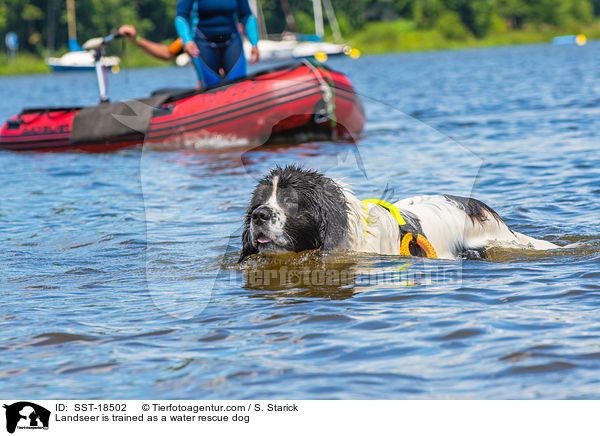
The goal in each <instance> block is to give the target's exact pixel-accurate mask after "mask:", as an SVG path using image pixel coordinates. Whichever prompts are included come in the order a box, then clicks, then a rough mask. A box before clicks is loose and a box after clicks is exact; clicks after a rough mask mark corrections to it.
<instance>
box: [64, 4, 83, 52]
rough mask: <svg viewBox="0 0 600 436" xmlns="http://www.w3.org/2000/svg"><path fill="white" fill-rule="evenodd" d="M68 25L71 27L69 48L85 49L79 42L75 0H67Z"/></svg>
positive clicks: (74, 49)
mask: <svg viewBox="0 0 600 436" xmlns="http://www.w3.org/2000/svg"><path fill="white" fill-rule="evenodd" d="M67 26H68V29H69V50H71V51H81V50H83V49H82V48H81V46H80V45H79V43H78V42H77V24H76V22H75V0H67Z"/></svg>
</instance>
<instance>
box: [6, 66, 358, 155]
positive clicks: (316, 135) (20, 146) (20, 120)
mask: <svg viewBox="0 0 600 436" xmlns="http://www.w3.org/2000/svg"><path fill="white" fill-rule="evenodd" d="M364 122H365V117H364V112H363V108H362V104H361V101H360V99H359V97H358V96H357V95H356V93H355V92H354V89H353V87H352V84H351V83H350V81H349V80H348V78H347V77H346V76H344V75H343V74H341V73H339V72H336V71H333V70H331V69H329V68H327V67H325V66H323V65H318V64H313V63H310V62H308V61H303V62H301V63H298V64H294V65H286V66H282V67H278V68H274V69H271V70H267V71H263V72H260V73H257V74H254V75H252V76H248V77H245V78H244V79H240V80H237V81H233V82H228V83H225V84H222V85H220V86H216V87H213V88H207V89H203V90H200V91H193V90H192V91H183V92H182V91H177V92H174V91H171V92H168V91H159V92H157V93H155V94H153V96H151V97H150V98H147V99H141V100H130V101H124V102H118V103H102V104H100V105H98V106H94V107H86V108H43V109H25V110H23V111H22V112H21V113H20V114H19V115H16V116H13V117H12V118H10V119H9V120H8V121H7V122H6V123H5V124H4V125H3V126H2V130H1V131H0V149H5V150H16V151H64V150H82V151H89V152H101V151H110V150H117V149H120V148H125V147H131V146H137V145H140V144H150V145H156V146H161V147H164V146H168V147H190V146H191V147H194V146H198V144H201V145H205V146H213V147H214V146H215V145H218V144H219V143H227V144H262V143H265V142H281V141H294V140H302V141H307V140H316V139H324V138H339V139H350V138H351V137H354V136H356V135H358V134H360V133H361V132H362V129H363V126H364Z"/></svg>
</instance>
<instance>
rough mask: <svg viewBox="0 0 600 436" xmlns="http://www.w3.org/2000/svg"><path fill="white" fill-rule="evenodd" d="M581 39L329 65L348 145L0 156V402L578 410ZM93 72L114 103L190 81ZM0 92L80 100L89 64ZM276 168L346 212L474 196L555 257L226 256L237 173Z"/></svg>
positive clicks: (595, 336)
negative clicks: (549, 402) (408, 403)
mask: <svg viewBox="0 0 600 436" xmlns="http://www.w3.org/2000/svg"><path fill="white" fill-rule="evenodd" d="M599 49H600V44H596V43H590V44H588V45H586V46H585V47H567V46H565V47H551V46H544V45H540V46H529V47H512V48H499V49H490V50H466V51H452V52H435V53H413V54H398V55H385V56H364V57H361V58H360V59H359V60H356V61H354V60H350V59H337V60H336V59H332V61H331V62H332V66H333V67H334V68H337V69H339V70H342V71H344V72H346V73H347V74H348V75H349V77H350V78H351V79H352V81H353V83H354V85H355V87H356V89H358V90H359V91H360V92H361V93H362V94H363V102H364V104H365V109H366V113H367V119H368V123H367V126H366V131H365V132H364V135H363V136H362V137H361V138H357V139H356V141H355V142H353V143H352V142H351V143H334V142H328V141H325V142H315V143H309V144H302V145H295V146H281V145H279V146H276V147H272V146H271V147H266V146H259V147H249V146H243V147H241V148H240V147H234V148H231V147H226V148H222V149H219V150H215V149H214V148H213V149H206V148H202V147H196V146H200V145H202V144H194V149H192V150H179V151H169V152H160V151H156V150H149V149H143V150H141V151H140V150H126V151H122V152H118V153H112V154H97V155H87V154H80V153H60V154H35V153H29V154H14V153H0V167H1V168H2V171H0V184H1V186H2V195H1V196H0V243H1V246H2V254H0V298H2V302H3V306H2V310H1V311H0V350H3V351H5V353H3V359H2V362H0V392H11V395H12V396H13V397H23V398H26V397H30V398H69V397H77V398H187V399H195V398H200V397H201V398H204V399H213V398H237V399H244V398H286V399H289V398H342V399H350V398H419V399H422V398H596V399H597V398H598V392H600V381H598V377H597V374H598V370H600V350H599V349H598V343H599V339H600V326H599V324H598V319H599V315H600V313H599V312H600V303H599V302H600V299H599V298H598V297H599V296H600V285H599V284H598V280H599V279H600V273H599V272H598V271H599V265H600V254H599V248H600V239H599V235H600V223H599V222H598V216H599V215H600V201H598V199H599V195H600V185H599V184H598V180H600V157H599V155H598V152H597V140H596V137H597V132H598V129H599V128H600V121H599V120H600V118H599V117H598V110H597V107H598V102H599V101H600V88H599V87H598V85H597V84H598V83H600V56H598V53H597V51H598V50H599ZM523 59H526V60H527V62H521V60H523ZM574 59H577V62H573V60H574ZM382 71H385V72H388V71H394V72H397V73H394V74H391V75H390V74H387V75H385V80H382V77H383V76H382ZM557 71H560V74H557V73H556V72H557ZM111 79H112V81H111V90H110V92H111V96H112V98H113V100H118V99H122V98H129V97H136V96H143V95H146V94H148V90H150V89H154V88H159V87H163V86H168V85H169V83H170V82H173V81H177V82H178V83H186V82H187V83H190V85H193V83H194V80H195V79H194V73H193V71H191V69H189V70H188V69H175V68H172V69H169V68H164V69H146V70H139V71H135V72H126V71H125V72H123V73H122V74H120V75H119V76H115V77H111ZM88 82H89V89H88ZM0 86H1V87H2V88H3V89H19V90H20V92H19V93H15V94H13V95H11V98H10V99H0V118H2V119H6V118H7V117H8V116H10V115H12V114H13V113H15V112H17V111H18V110H20V108H21V107H24V106H32V105H33V106H48V105H53V104H56V101H60V102H61V104H64V105H82V104H94V103H95V102H96V98H97V97H96V88H95V81H94V76H93V74H90V75H85V74H84V75H81V76H78V75H73V74H67V75H61V76H59V75H56V76H54V75H53V76H29V77H18V78H6V77H4V78H0ZM229 145H231V144H229ZM293 162H300V163H301V164H303V165H304V166H306V167H309V168H315V169H318V170H321V171H323V172H325V173H326V175H328V176H330V177H333V178H336V179H342V180H343V181H345V182H346V183H348V184H349V185H351V186H352V188H353V190H354V192H355V194H356V196H357V197H358V198H377V197H379V198H381V197H382V196H384V195H385V196H386V198H390V199H401V198H406V197H410V196H414V195H420V194H432V193H449V194H455V195H463V196H464V195H472V196H474V197H476V198H479V199H480V200H482V201H484V202H485V203H487V204H489V205H490V206H492V207H493V208H494V209H495V210H496V211H497V212H498V213H499V214H500V215H501V216H502V217H503V219H504V220H505V221H506V223H507V224H508V225H509V226H510V227H511V228H513V229H514V230H515V231H519V232H522V233H525V234H528V235H531V236H533V237H536V238H542V239H547V240H550V241H552V242H555V243H557V244H559V245H561V246H567V247H565V248H561V249H558V250H552V251H547V252H543V251H542V252H529V251H521V250H520V251H514V250H513V251H511V250H506V249H502V250H500V249H491V250H490V251H489V253H488V254H489V261H486V260H481V261H474V260H463V261H446V260H438V259H416V258H405V257H398V256H370V255H365V254H358V253H347V252H343V253H319V252H306V253H301V254H291V255H287V256H281V257H271V258H270V257H265V256H253V257H251V258H250V259H248V261H246V262H244V263H243V264H238V263H237V258H238V255H239V250H240V248H241V243H240V235H241V225H242V219H243V215H244V212H245V210H246V207H247V202H248V200H249V198H250V194H251V191H252V189H253V188H254V186H255V184H256V179H257V178H258V177H261V176H262V175H263V174H265V173H267V172H268V171H269V170H270V169H271V168H272V167H273V166H274V165H277V164H278V165H285V164H288V163H293Z"/></svg>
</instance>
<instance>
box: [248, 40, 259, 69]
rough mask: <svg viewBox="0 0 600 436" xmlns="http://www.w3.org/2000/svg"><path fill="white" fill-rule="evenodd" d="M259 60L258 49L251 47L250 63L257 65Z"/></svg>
mask: <svg viewBox="0 0 600 436" xmlns="http://www.w3.org/2000/svg"><path fill="white" fill-rule="evenodd" d="M259 59H260V54H259V53H258V47H257V46H255V45H253V46H252V50H251V51H250V62H252V63H253V64H255V63H257V62H258V60H259Z"/></svg>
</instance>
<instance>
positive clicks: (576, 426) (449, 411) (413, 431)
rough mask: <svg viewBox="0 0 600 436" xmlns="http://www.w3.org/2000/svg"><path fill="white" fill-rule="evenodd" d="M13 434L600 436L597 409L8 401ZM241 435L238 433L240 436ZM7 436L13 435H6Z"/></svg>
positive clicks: (592, 404)
mask: <svg viewBox="0 0 600 436" xmlns="http://www.w3.org/2000/svg"><path fill="white" fill-rule="evenodd" d="M2 403H3V405H5V409H4V411H5V413H1V414H0V415H1V416H2V418H0V423H1V425H2V426H3V427H5V428H3V429H2V430H0V432H4V431H5V430H6V431H7V432H8V433H9V434H15V435H19V436H23V435H34V436H42V435H43V436H46V435H48V436H49V435H65V436H70V435H76V436H80V435H82V434H85V435H102V436H104V435H107V434H109V435H111V436H114V435H122V434H123V435H125V434H127V435H129V434H144V435H164V434H175V435H178V436H180V435H181V436H183V435H198V434H210V435H219V434H243V435H260V436H265V435H270V434H273V435H275V434H276V435H278V436H281V435H282V434H285V435H286V436H287V435H290V434H291V435H294V434H303V435H306V434H307V433H308V434H309V436H312V435H318V434H345V435H353V434H360V435H369V434H399V435H403V434H406V435H411V436H413V435H454V434H456V435H460V436H468V435H473V436H481V435H482V434H485V435H486V436H489V435H499V436H500V435H501V436H506V435H507V434H514V435H532V434H544V435H545V436H547V435H561V436H564V435H565V434H576V435H578V436H585V435H597V434H598V432H599V430H598V423H597V419H596V417H597V415H598V410H599V406H600V403H599V402H598V401H450V400H448V401H306V400H303V401H250V400H249V401H218V400H214V401H212V400H209V401H203V400H198V401H154V400H143V401H119V400H110V401H108V400H102V401H86V400H82V401H72V400H64V401H63V400H52V401H49V400H16V399H15V400H4V401H2ZM233 432H236V433H233ZM3 434H7V433H3Z"/></svg>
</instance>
